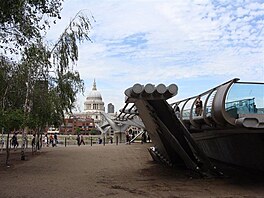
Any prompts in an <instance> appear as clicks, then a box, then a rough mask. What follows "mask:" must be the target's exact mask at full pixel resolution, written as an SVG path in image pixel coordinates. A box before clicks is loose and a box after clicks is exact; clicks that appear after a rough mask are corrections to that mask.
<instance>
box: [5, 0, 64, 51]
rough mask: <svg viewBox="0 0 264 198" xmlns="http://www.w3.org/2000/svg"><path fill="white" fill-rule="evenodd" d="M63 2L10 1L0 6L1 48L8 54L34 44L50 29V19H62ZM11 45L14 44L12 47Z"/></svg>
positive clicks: (55, 0) (46, 0)
mask: <svg viewBox="0 0 264 198" xmlns="http://www.w3.org/2000/svg"><path fill="white" fill-rule="evenodd" d="M62 2H63V0H8V1H1V4H0V38H1V40H0V47H1V48H3V49H4V52H5V53H7V52H8V51H10V52H11V53H14V52H16V53H18V52H19V51H17V49H19V48H23V47H24V46H26V45H28V44H30V43H32V42H33V43H34V42H35V41H36V38H39V37H40V36H41V34H43V31H44V32H45V31H46V30H47V28H48V27H49V19H50V18H53V19H54V21H53V22H54V23H56V19H60V18H61V17H60V11H61V9H62ZM10 44H13V45H12V47H10Z"/></svg>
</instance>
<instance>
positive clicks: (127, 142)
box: [126, 132, 130, 144]
mask: <svg viewBox="0 0 264 198" xmlns="http://www.w3.org/2000/svg"><path fill="white" fill-rule="evenodd" d="M126 144H130V135H129V133H128V132H126Z"/></svg>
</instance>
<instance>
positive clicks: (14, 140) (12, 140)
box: [11, 133, 18, 150]
mask: <svg viewBox="0 0 264 198" xmlns="http://www.w3.org/2000/svg"><path fill="white" fill-rule="evenodd" d="M11 144H12V145H13V147H14V150H16V148H17V147H18V141H17V134H16V133H14V135H13V137H12V138H11Z"/></svg>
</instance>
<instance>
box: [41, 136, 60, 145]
mask: <svg viewBox="0 0 264 198" xmlns="http://www.w3.org/2000/svg"><path fill="white" fill-rule="evenodd" d="M43 143H44V146H47V147H49V145H51V146H52V147H55V146H57V144H58V135H57V134H56V133H55V134H54V135H53V134H50V135H49V136H48V134H46V135H45V136H44V139H43Z"/></svg>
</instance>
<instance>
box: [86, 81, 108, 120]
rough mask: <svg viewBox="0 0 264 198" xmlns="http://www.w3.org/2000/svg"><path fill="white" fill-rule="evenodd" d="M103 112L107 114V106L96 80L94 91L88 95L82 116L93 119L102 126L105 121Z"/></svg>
mask: <svg viewBox="0 0 264 198" xmlns="http://www.w3.org/2000/svg"><path fill="white" fill-rule="evenodd" d="M101 112H105V106H104V102H103V99H102V95H101V93H100V92H99V91H98V90H97V88H96V82H95V80H94V83H93V88H92V91H90V93H89V94H88V95H87V97H86V100H85V102H84V112H83V113H82V114H85V115H86V117H90V118H92V119H93V120H94V122H95V123H96V124H101V123H102V122H103V120H104V118H103V116H102V114H101Z"/></svg>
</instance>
